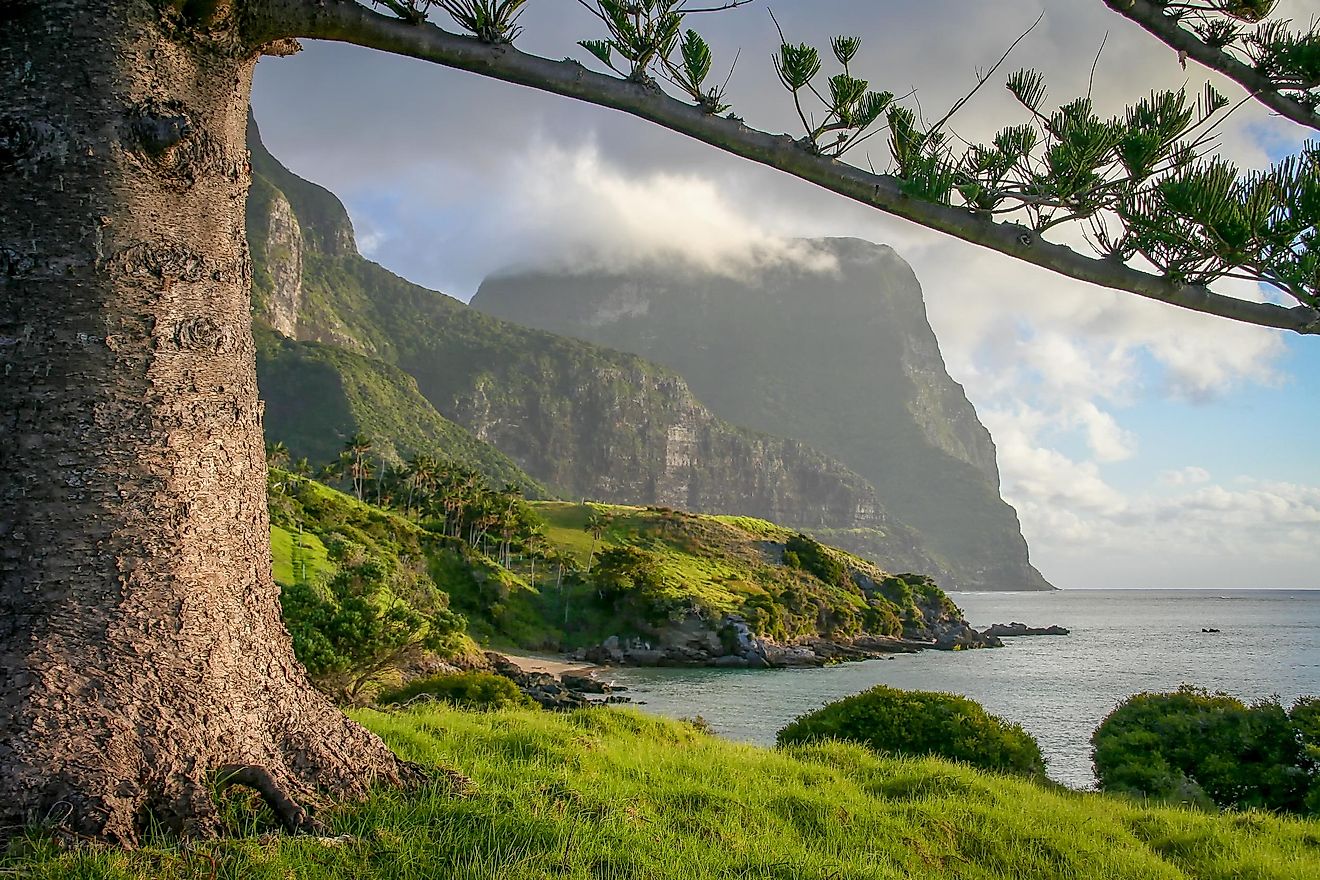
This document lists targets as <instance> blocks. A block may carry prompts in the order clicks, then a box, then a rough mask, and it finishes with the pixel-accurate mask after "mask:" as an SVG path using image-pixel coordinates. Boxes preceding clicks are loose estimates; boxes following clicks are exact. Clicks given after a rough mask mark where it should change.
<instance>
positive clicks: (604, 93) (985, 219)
mask: <svg viewBox="0 0 1320 880" xmlns="http://www.w3.org/2000/svg"><path fill="white" fill-rule="evenodd" d="M253 2H254V4H260V5H262V6H264V7H265V8H264V10H263V14H261V15H254V16H253V18H252V19H250V20H251V21H254V22H262V23H263V25H264V27H263V28H262V29H261V30H260V31H258V32H255V33H253V34H252V35H251V37H252V39H253V40H254V41H255V42H256V43H257V44H261V43H264V42H268V41H270V40H272V39H279V38H290V37H306V38H310V39H324V40H334V41H341V42H347V43H353V44H356V45H359V46H365V47H368V48H374V49H378V50H381V51H384V52H390V53H392V54H397V55H405V56H409V57H414V58H419V59H422V60H426V61H431V62H434V63H436V64H440V65H443V66H446V67H451V68H455V69H459V70H466V71H469V72H472V73H477V74H480V75H482V76H488V77H491V78H494V79H498V80H502V81H505V82H509V83H515V84H519V85H524V86H528V87H531V88H535V89H538V90H541V91H546V92H551V93H554V94H558V95H563V96H566V97H571V98H576V99H579V100H582V101H586V102H589V103H593V104H597V105H600V106H603V107H608V108H611V109H615V110H618V111H621V112H624V113H628V114H630V115H633V116H636V117H639V118H641V119H645V120H648V121H650V122H653V123H656V124H657V125H660V126H663V127H665V128H668V129H670V130H672V131H676V132H679V133H681V134H685V135H687V136H689V137H691V138H694V139H696V140H699V141H702V142H704V143H707V144H709V145H711V146H714V147H717V148H719V149H722V150H724V151H726V152H729V153H731V154H734V155H737V156H741V157H743V158H745V159H748V160H750V161H753V162H757V163H759V164H762V165H766V166H768V167H771V168H775V169H778V170H780V171H784V172H786V173H788V174H792V175H793V176H795V177H798V178H801V179H803V180H806V181H809V182H811V183H814V184H816V185H818V186H820V187H822V188H824V189H827V190H830V191H831V192H834V193H837V194H839V195H842V196H845V197H847V198H850V199H853V200H854V201H857V202H859V203H862V204H865V205H869V206H871V207H874V208H876V209H878V210H881V211H884V212H886V213H889V214H891V215H893V216H896V217H901V218H904V219H906V220H910V221H912V222H914V223H917V224H920V225H922V226H925V227H927V228H929V229H934V230H937V231H940V232H944V233H946V234H948V235H951V236H953V237H955V238H958V239H961V240H963V241H966V242H969V243H972V244H976V245H979V246H981V247H984V248H987V249H990V250H993V251H997V252H999V253H1002V254H1005V255H1008V256H1010V257H1013V258H1015V259H1019V260H1022V261H1023V262H1026V263H1030V264H1032V265H1036V266H1040V267H1042V268H1045V269H1049V270H1050V271H1053V272H1056V273H1058V274H1060V275H1063V276H1066V277H1069V278H1074V279H1077V280H1079V281H1085V282H1089V283H1092V284H1096V285H1098V286H1101V287H1107V288H1111V289H1114V290H1121V291H1126V292H1129V293H1134V294H1137V295H1138V296H1142V297H1146V298H1149V299H1153V300H1158V301H1160V302H1164V303H1169V304H1171V305H1176V306H1179V307H1181V308H1185V309H1190V310H1193V311H1198V312H1204V313H1207V314H1212V315H1217V316H1220V317H1224V318H1229V319H1231V320H1236V321H1241V322H1244V323H1249V324H1256V325H1260V326H1264V327H1276V328H1280V329H1285V330H1292V331H1294V332H1297V333H1304V334H1320V311H1317V309H1315V308H1312V307H1310V306H1304V305H1299V306H1295V307H1291V308H1289V307H1285V306H1280V305H1275V304H1272V303H1256V302H1250V301H1247V300H1242V299H1238V298H1235V297H1230V296H1225V295H1222V294H1218V293H1215V292H1213V291H1212V290H1210V289H1209V288H1208V287H1206V286H1205V285H1203V284H1192V283H1186V282H1183V281H1179V280H1177V279H1176V278H1173V277H1164V276H1160V275H1156V274H1152V273H1149V272H1145V271H1142V270H1140V269H1137V268H1134V267H1132V266H1128V265H1126V264H1124V263H1123V262H1122V261H1120V260H1119V259H1115V258H1113V257H1091V256H1088V255H1086V254H1082V253H1079V252H1077V251H1075V250H1073V249H1071V248H1069V247H1066V246H1064V245H1060V244H1055V243H1052V242H1048V241H1045V240H1043V239H1042V238H1040V236H1039V235H1038V234H1037V233H1036V232H1035V231H1034V230H1032V229H1029V228H1027V227H1025V226H1023V225H1021V224H1019V223H1013V222H999V221H996V220H994V219H993V218H992V217H989V216H986V215H985V214H983V213H981V212H977V211H974V210H971V209H969V208H968V207H966V206H954V205H950V204H944V203H941V202H938V201H927V200H923V199H922V198H917V197H914V196H913V195H912V194H911V191H910V187H909V184H908V183H907V182H905V181H904V180H903V179H901V178H899V177H897V176H894V175H891V174H876V173H873V172H870V171H866V170H863V169H861V168H858V167H855V166H853V165H848V164H845V163H842V162H839V161H837V160H835V159H833V158H830V157H827V156H821V155H817V154H815V153H814V152H811V151H809V150H806V149H803V147H802V145H801V144H800V143H799V142H798V141H796V140H795V139H794V138H792V137H790V136H789V135H772V134H769V133H766V132H763V131H759V130H756V129H753V128H749V127H748V126H746V125H744V124H743V123H742V122H741V121H740V120H738V119H730V118H726V117H721V116H716V115H712V114H710V113H707V112H705V111H704V110H703V109H702V108H701V107H697V106H693V105H691V104H687V103H685V102H683V101H680V100H678V99H676V98H673V97H670V96H669V95H666V94H665V93H663V92H661V91H659V90H658V89H657V88H655V87H654V86H648V85H647V84H644V83H638V82H633V81H629V80H627V79H620V78H617V77H611V76H607V75H604V74H598V73H594V72H592V71H589V70H587V69H586V68H584V67H583V66H582V65H580V64H578V63H577V62H576V61H572V60H565V61H553V60H551V59H548V58H543V57H540V56H537V55H531V54H528V53H524V52H521V51H519V50H517V49H515V48H513V47H511V46H508V45H498V46H494V45H490V44H485V43H481V42H480V41H478V40H475V39H472V38H468V37H461V36H458V35H455V34H451V33H448V32H446V31H444V30H442V29H440V28H438V27H435V26H433V25H429V24H420V25H411V24H407V23H404V22H401V21H399V20H397V19H392V18H389V17H387V16H384V15H380V14H378V13H375V12H373V11H371V10H369V9H367V8H366V7H364V6H361V5H360V4H358V3H355V2H350V0H253Z"/></svg>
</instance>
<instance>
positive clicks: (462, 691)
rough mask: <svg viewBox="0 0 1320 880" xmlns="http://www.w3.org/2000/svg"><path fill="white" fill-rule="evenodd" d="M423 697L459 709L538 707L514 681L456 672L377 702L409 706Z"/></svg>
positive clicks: (408, 686) (413, 683) (422, 680)
mask: <svg viewBox="0 0 1320 880" xmlns="http://www.w3.org/2000/svg"><path fill="white" fill-rule="evenodd" d="M423 694H426V695H428V696H431V697H434V698H435V699H437V700H441V701H443V702H446V703H452V704H453V705H455V706H458V707H459V708H460V709H479V710H489V709H504V708H509V707H515V708H530V707H533V706H535V705H536V703H535V702H534V701H533V700H532V698H531V697H529V696H527V695H526V694H524V693H523V692H522V691H520V690H518V686H517V685H516V684H514V683H513V682H512V681H510V680H509V679H507V678H504V677H503V676H500V675H495V674H493V673H490V672H455V673H447V674H443V675H433V676H430V677H429V678H419V679H416V680H415V681H411V682H409V683H408V684H406V685H404V686H403V687H401V688H398V689H397V690H393V691H388V692H386V693H383V694H381V695H380V697H379V699H378V702H379V703H381V704H382V705H388V704H390V703H407V702H408V701H409V700H414V699H416V698H417V697H420V696H422V695H423Z"/></svg>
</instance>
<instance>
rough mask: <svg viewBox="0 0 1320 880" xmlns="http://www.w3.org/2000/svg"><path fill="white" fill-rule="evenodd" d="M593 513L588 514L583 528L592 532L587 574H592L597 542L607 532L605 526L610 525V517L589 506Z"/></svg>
mask: <svg viewBox="0 0 1320 880" xmlns="http://www.w3.org/2000/svg"><path fill="white" fill-rule="evenodd" d="M588 509H589V510H591V513H590V514H588V516H587V521H586V523H585V524H584V525H583V526H582V530H583V531H586V532H591V550H589V551H588V552H587V574H591V563H592V561H593V560H594V559H595V558H596V542H597V541H599V540H600V536H601V535H603V534H605V527H606V526H608V525H609V518H608V517H607V516H605V515H604V514H602V513H599V512H597V511H596V509H595V508H594V507H589V508H588Z"/></svg>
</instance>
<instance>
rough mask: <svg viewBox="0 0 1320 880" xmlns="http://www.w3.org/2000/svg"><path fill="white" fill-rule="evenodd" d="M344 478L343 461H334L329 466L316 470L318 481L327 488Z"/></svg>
mask: <svg viewBox="0 0 1320 880" xmlns="http://www.w3.org/2000/svg"><path fill="white" fill-rule="evenodd" d="M343 478H344V468H343V463H342V462H341V461H338V460H336V461H332V462H330V463H329V464H323V465H321V466H320V467H319V468H317V470H316V479H317V480H318V481H320V482H322V483H325V484H326V485H327V486H330V485H333V484H335V483H337V482H339V481H340V480H342V479H343Z"/></svg>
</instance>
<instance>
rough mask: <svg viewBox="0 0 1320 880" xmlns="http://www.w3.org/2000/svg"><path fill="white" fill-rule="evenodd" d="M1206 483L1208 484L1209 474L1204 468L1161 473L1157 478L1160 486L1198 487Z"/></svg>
mask: <svg viewBox="0 0 1320 880" xmlns="http://www.w3.org/2000/svg"><path fill="white" fill-rule="evenodd" d="M1208 482H1210V472H1209V471H1208V470H1206V469H1205V468H1199V467H1194V466H1189V467H1185V468H1179V469H1178V470H1174V471H1162V472H1161V473H1160V476H1159V483H1160V485H1161V486H1199V485H1200V484H1201V483H1208Z"/></svg>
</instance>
